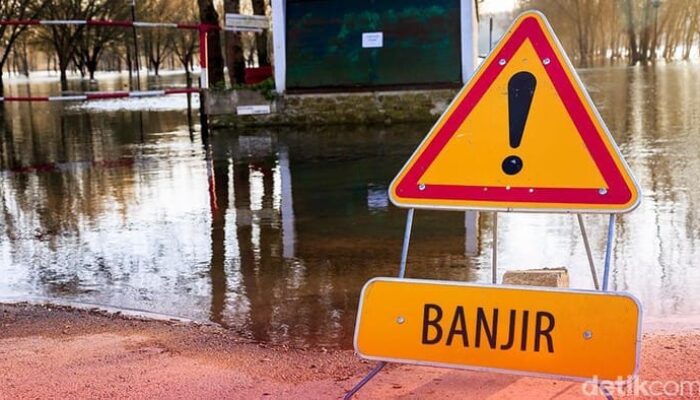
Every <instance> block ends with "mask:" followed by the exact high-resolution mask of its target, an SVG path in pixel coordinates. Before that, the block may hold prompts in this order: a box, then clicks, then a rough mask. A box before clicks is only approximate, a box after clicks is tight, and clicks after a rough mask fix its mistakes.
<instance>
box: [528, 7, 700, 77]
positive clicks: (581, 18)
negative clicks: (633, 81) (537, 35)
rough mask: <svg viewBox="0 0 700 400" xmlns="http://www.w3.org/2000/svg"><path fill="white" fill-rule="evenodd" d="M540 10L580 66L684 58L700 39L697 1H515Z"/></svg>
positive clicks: (699, 12)
mask: <svg viewBox="0 0 700 400" xmlns="http://www.w3.org/2000/svg"><path fill="white" fill-rule="evenodd" d="M519 3H520V8H521V9H523V10H525V9H537V10H540V11H542V12H543V13H544V14H545V15H546V16H547V18H548V19H549V20H550V22H551V23H552V25H553V26H554V29H555V31H556V32H557V35H558V36H559V38H560V40H561V41H562V44H563V45H564V47H565V48H566V50H567V52H568V53H569V55H570V56H572V57H573V58H574V60H575V61H576V63H577V64H578V65H579V66H581V67H586V66H590V65H592V64H593V63H594V62H595V61H598V60H604V59H607V60H619V59H624V60H626V61H627V63H628V64H629V65H635V64H646V63H648V62H652V61H655V60H657V59H661V58H663V59H665V60H666V61H671V60H673V59H683V60H687V59H689V58H690V57H691V55H692V51H693V49H696V50H697V49H698V41H699V40H700V29H699V28H700V26H699V25H698V22H699V21H698V19H699V17H700V0H520V2H519Z"/></svg>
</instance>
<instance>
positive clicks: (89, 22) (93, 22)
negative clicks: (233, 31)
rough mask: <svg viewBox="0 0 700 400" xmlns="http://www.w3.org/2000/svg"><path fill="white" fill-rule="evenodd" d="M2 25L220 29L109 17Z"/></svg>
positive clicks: (7, 22) (1, 23) (9, 22)
mask: <svg viewBox="0 0 700 400" xmlns="http://www.w3.org/2000/svg"><path fill="white" fill-rule="evenodd" d="M0 25H86V26H113V27H120V28H132V27H133V28H174V29H189V30H199V31H202V30H203V31H207V32H208V31H213V30H219V29H220V28H219V27H218V26H217V25H210V24H198V23H191V22H146V21H112V20H108V19H82V20H81V19H66V20H39V19H24V20H5V21H0Z"/></svg>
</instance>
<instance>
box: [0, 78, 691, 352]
mask: <svg viewBox="0 0 700 400" xmlns="http://www.w3.org/2000/svg"><path fill="white" fill-rule="evenodd" d="M698 75H700V71H698V70H697V68H693V67H692V66H660V67H656V68H652V67H650V68H646V69H642V68H638V69H626V68H610V69H595V70H587V71H584V72H583V79H584V81H586V83H587V84H588V85H589V88H590V89H591V94H592V97H593V98H594V100H595V101H596V103H597V104H599V105H600V106H601V107H600V108H601V113H602V114H603V118H604V119H605V120H606V121H607V122H608V125H609V127H610V129H611V131H613V132H614V133H615V134H616V138H617V140H618V142H619V143H620V145H621V148H622V151H623V153H624V154H625V156H626V158H627V160H628V161H629V163H630V165H631V168H632V170H633V171H634V172H635V174H636V175H637V177H638V178H639V180H640V184H641V185H642V187H643V190H644V196H645V197H644V199H643V203H642V206H641V207H640V208H639V209H638V210H637V211H635V212H633V213H632V214H629V215H625V216H623V217H621V218H620V219H619V225H618V230H617V233H616V237H615V254H614V260H613V265H614V269H613V275H612V281H611V284H612V286H613V287H615V288H617V289H620V290H628V291H631V292H632V293H634V294H636V295H637V296H639V297H640V298H641V299H642V301H643V303H644V306H645V313H646V314H647V315H652V316H667V315H673V314H694V315H698V314H700V294H699V293H700V291H698V288H699V287H700V279H699V278H700V272H699V271H698V266H697V263H695V262H694V260H695V259H697V257H698V251H697V248H698V246H697V245H698V242H699V241H700V230H699V229H698V223H700V221H699V220H698V204H697V202H698V198H699V196H700V190H699V189H698V188H697V185H693V183H694V182H693V181H692V179H693V178H694V175H695V172H696V171H698V170H700V169H699V167H700V165H699V164H700V158H699V157H698V155H697V151H696V150H694V149H696V148H698V145H700V143H699V141H700V138H699V136H698V134H697V129H695V128H694V127H696V126H698V123H699V122H700V121H698V119H700V114H699V113H697V112H696V111H695V110H696V109H698V106H699V105H700V104H698V98H697V96H695V93H697V92H698V89H700V88H699V87H698V85H700V83H698V82H700V80H698V79H697V78H700V76H698ZM13 90H14V89H13ZM32 90H37V91H44V90H47V89H46V88H42V87H37V88H36V89H34V88H33V89H32ZM427 129H429V125H411V126H390V127H328V128H323V129H281V130H255V131H249V132H241V131H221V132H217V133H216V134H214V135H213V136H211V137H210V138H209V139H208V140H205V141H202V140H201V139H200V137H199V135H198V134H196V133H194V132H193V126H192V120H191V118H188V116H187V113H186V112H185V111H184V110H182V111H163V112H142V113H140V112H129V111H109V112H104V111H89V112H87V111H85V110H78V111H76V109H75V108H70V107H58V106H56V105H54V104H21V105H16V104H13V105H10V106H6V109H5V124H4V126H2V128H0V138H1V139H2V141H1V143H0V169H1V170H2V171H0V179H1V180H0V199H1V202H2V203H1V204H0V205H1V209H2V211H1V212H2V217H1V218H0V220H1V221H2V227H1V229H2V232H1V233H0V265H1V267H0V268H2V278H0V296H5V297H7V296H13V295H16V296H31V295H35V296H48V297H52V298H61V299H64V300H72V301H81V302H88V303H98V304H105V305H112V306H119V307H126V308H135V309H143V310H148V311H153V312H162V313H167V314H174V315H179V316H183V317H189V318H195V319H209V320H212V321H215V322H218V323H221V324H223V325H225V326H227V327H229V328H231V329H235V330H238V331H240V332H241V333H242V334H244V335H247V336H249V337H251V338H254V339H256V340H260V341H272V342H278V343H287V344H292V345H297V346H309V345H323V346H344V347H348V346H350V343H351V339H352V328H353V325H354V318H355V309H356V307H357V300H358V296H359V290H360V288H361V287H362V285H363V284H364V282H365V281H366V280H367V279H369V278H371V277H373V276H392V275H395V274H396V272H397V266H398V258H399V253H400V247H401V238H402V236H403V227H404V218H405V211H404V210H400V209H397V208H395V207H393V206H391V205H390V204H389V202H388V199H387V197H386V187H387V184H388V182H389V181H390V179H391V178H392V177H393V176H394V174H395V173H396V171H398V169H399V168H400V166H401V165H402V164H403V162H404V161H405V159H406V157H407V156H408V154H410V152H411V151H412V150H413V149H414V148H415V146H416V144H417V143H418V141H420V139H421V138H422V137H423V135H424V134H425V132H427ZM606 221H607V219H606V218H605V217H604V216H586V224H587V227H588V229H589V235H590V238H591V245H592V247H593V251H594V253H595V254H596V256H597V258H596V262H597V263H598V267H599V268H600V267H602V257H603V251H604V248H605V229H606ZM491 224H492V216H491V215H490V214H482V215H481V217H480V226H479V228H478V230H477V232H476V233H477V235H478V239H479V240H478V241H477V247H476V249H470V248H469V247H471V246H470V245H469V243H466V240H465V231H466V229H467V226H469V223H468V222H467V221H465V217H464V214H463V213H458V212H426V211H420V212H417V214H416V221H415V228H414V235H413V242H412V246H411V250H410V253H409V265H408V272H409V276H412V277H426V278H440V279H452V280H464V281H483V282H488V281H490V261H491V253H490V249H491V247H492V243H491ZM498 245H499V265H500V266H502V267H504V268H530V267H538V266H559V265H565V266H568V267H569V268H570V271H571V274H572V279H571V280H572V285H573V286H575V287H584V288H591V287H592V283H591V279H590V276H589V272H588V264H587V260H586V256H585V250H584V248H583V244H582V242H581V237H580V232H579V231H578V226H577V225H576V221H575V218H574V217H572V216H568V215H554V216H543V215H501V216H499V244H498ZM474 250H476V255H474V256H470V255H467V254H468V253H469V251H472V252H473V251H474ZM500 272H501V273H502V272H503V270H501V271H500Z"/></svg>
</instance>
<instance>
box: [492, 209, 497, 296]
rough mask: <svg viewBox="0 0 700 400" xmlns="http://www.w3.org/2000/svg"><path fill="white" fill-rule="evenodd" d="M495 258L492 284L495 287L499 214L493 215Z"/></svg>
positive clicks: (493, 259) (493, 260)
mask: <svg viewBox="0 0 700 400" xmlns="http://www.w3.org/2000/svg"><path fill="white" fill-rule="evenodd" d="M491 247H492V248H493V256H492V257H493V258H492V262H491V283H493V284H494V285H495V284H496V281H497V279H498V213H497V212H495V213H493V243H492V246H491Z"/></svg>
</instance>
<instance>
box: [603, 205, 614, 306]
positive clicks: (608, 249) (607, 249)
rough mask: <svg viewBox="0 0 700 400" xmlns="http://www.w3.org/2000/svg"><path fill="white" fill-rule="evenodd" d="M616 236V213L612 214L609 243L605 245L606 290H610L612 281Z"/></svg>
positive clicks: (604, 276) (604, 289)
mask: <svg viewBox="0 0 700 400" xmlns="http://www.w3.org/2000/svg"><path fill="white" fill-rule="evenodd" d="M614 236H615V214H610V221H609V222H608V243H607V245H606V246H605V268H604V269H603V288H602V290H603V291H604V292H607V291H608V284H609V282H610V260H611V258H612V246H613V238H614Z"/></svg>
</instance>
